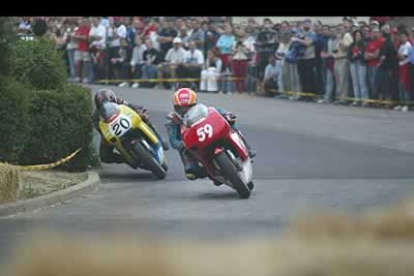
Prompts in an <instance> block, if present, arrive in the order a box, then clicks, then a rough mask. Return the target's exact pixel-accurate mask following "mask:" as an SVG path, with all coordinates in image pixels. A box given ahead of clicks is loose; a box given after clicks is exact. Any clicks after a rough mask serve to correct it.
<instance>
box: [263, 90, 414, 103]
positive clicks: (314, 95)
mask: <svg viewBox="0 0 414 276" xmlns="http://www.w3.org/2000/svg"><path fill="white" fill-rule="evenodd" d="M269 91H272V92H275V93H279V94H284V95H296V96H305V97H312V98H321V97H320V95H317V94H315V93H304V92H292V91H289V92H279V91H276V90H269ZM337 99H338V100H340V101H349V102H366V103H377V104H384V105H391V104H399V103H400V101H395V100H373V99H366V100H365V99H357V98H351V97H338V98H337ZM404 104H407V105H414V101H406V102H405V103H404Z"/></svg>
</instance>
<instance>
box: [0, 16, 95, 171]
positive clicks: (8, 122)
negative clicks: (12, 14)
mask: <svg viewBox="0 0 414 276" xmlns="http://www.w3.org/2000/svg"><path fill="white" fill-rule="evenodd" d="M0 23H1V22H0ZM0 25H1V24H0ZM0 42H1V35H0ZM0 44H1V43H0ZM10 44H11V45H12V47H9V46H10ZM4 45H6V46H7V47H6V46H5V47H4V48H5V49H8V51H9V55H10V58H9V59H1V58H0V67H2V65H3V64H2V63H8V64H6V65H7V66H8V70H7V72H5V74H3V75H2V74H0V83H2V85H1V86H0V136H1V137H0V140H1V143H0V162H9V163H13V164H21V165H36V164H42V163H51V162H55V161H57V160H59V159H61V158H63V157H65V156H67V155H68V154H70V153H72V152H73V151H75V150H77V149H78V148H82V151H81V152H79V153H78V155H77V156H76V157H75V158H74V159H72V161H70V162H69V163H67V164H64V165H62V166H61V167H60V168H62V167H64V168H66V169H69V170H85V169H86V168H87V166H88V165H89V164H90V163H91V162H93V161H95V160H93V158H94V156H93V154H92V125H91V120H90V114H91V111H92V107H91V104H92V102H91V94H90V91H88V90H87V89H85V88H83V87H82V86H81V85H75V84H68V83H67V76H66V68H65V65H64V62H63V59H62V57H61V54H59V52H58V51H56V50H55V49H54V48H53V47H51V45H50V42H49V41H48V40H44V39H36V40H35V41H20V40H10V41H8V42H7V43H5V44H4ZM0 48H1V47H0Z"/></svg>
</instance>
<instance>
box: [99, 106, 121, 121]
mask: <svg viewBox="0 0 414 276" xmlns="http://www.w3.org/2000/svg"><path fill="white" fill-rule="evenodd" d="M98 112H99V117H101V118H102V120H103V121H104V122H106V123H109V122H111V121H112V120H113V119H115V118H116V117H117V116H118V115H119V113H120V112H121V109H120V107H119V106H118V105H117V104H116V103H111V102H107V103H104V104H103V105H102V106H101V108H99V110H98Z"/></svg>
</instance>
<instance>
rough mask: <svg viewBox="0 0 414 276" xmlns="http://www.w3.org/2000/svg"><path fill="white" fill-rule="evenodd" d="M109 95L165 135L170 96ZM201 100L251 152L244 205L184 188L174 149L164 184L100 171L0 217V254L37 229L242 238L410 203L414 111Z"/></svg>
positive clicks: (201, 185) (211, 189)
mask: <svg viewBox="0 0 414 276" xmlns="http://www.w3.org/2000/svg"><path fill="white" fill-rule="evenodd" d="M97 88H98V86H94V87H93V89H95V90H96V89H97ZM114 90H115V91H116V93H117V94H118V95H119V96H121V97H122V98H124V99H126V100H128V101H130V102H134V103H140V104H143V105H145V106H146V107H147V109H148V110H149V114H150V116H151V118H152V121H153V122H154V124H155V125H156V126H157V127H158V128H159V129H160V130H161V131H162V132H163V133H164V135H165V134H166V132H165V128H164V126H163V124H164V121H165V116H166V115H167V112H168V111H169V109H171V95H172V91H161V90H144V89H129V88H122V89H121V88H115V89H114ZM199 98H200V100H201V101H203V102H205V103H207V104H208V105H213V106H220V107H224V108H226V109H229V110H232V111H234V112H235V113H236V114H237V115H238V117H239V123H240V128H241V130H242V132H243V133H244V134H245V135H246V137H247V139H248V141H250V144H251V145H252V147H253V148H254V149H256V151H257V157H256V159H255V162H254V164H253V173H254V179H255V184H256V186H255V190H254V192H253V193H252V196H251V197H250V198H249V199H248V200H240V199H239V198H238V196H237V194H236V192H235V191H233V190H231V189H230V188H228V187H226V186H221V187H216V186H214V185H213V184H212V183H211V182H209V181H206V180H199V181H195V182H190V181H186V180H185V178H184V175H183V168H182V164H181V162H180V159H179V156H178V153H177V152H175V151H174V150H169V151H168V152H167V162H168V165H169V171H168V175H167V178H166V179H165V180H163V181H158V180H156V179H155V178H154V177H153V176H152V175H151V174H150V173H148V172H146V171H143V170H137V171H135V170H132V169H130V168H129V167H128V166H126V165H105V164H104V165H102V168H101V169H100V171H99V173H100V176H101V178H102V182H103V185H102V186H101V188H100V189H99V190H98V191H97V192H95V193H93V194H90V195H88V196H85V197H82V198H78V199H75V200H73V201H71V202H68V203H66V204H64V205H61V206H56V207H50V208H46V209H43V210H41V211H39V212H36V213H29V214H23V215H17V216H11V217H7V218H1V219H0V255H3V254H2V253H1V252H3V253H4V254H6V252H7V250H8V248H9V247H10V246H12V245H13V243H14V242H15V241H16V239H17V240H18V239H19V238H21V237H23V236H25V235H27V234H28V233H30V231H31V230H33V229H37V228H38V227H41V228H47V229H52V230H57V231H61V232H66V233H76V234H81V235H92V236H93V235H96V234H101V233H108V232H114V231H127V232H133V233H137V234H138V233H139V234H151V235H155V236H163V237H165V236H166V237H174V238H175V237H177V238H185V239H211V238H214V239H232V238H234V239H241V238H245V237H252V236H262V235H268V234H277V233H279V231H280V230H281V229H283V226H286V224H287V223H288V222H289V220H290V219H291V218H292V217H294V216H295V215H298V214H312V213H316V212H319V211H321V210H324V211H326V210H328V211H330V212H348V213H359V212H361V211H362V210H365V209H367V208H375V207H377V206H385V205H388V204H391V203H392V202H395V201H396V200H398V199H401V198H404V197H405V196H409V195H414V190H413V188H414V170H413V164H414V144H413V142H412V141H411V140H413V139H412V138H413V137H414V130H413V128H412V121H413V119H414V112H409V113H402V112H394V111H386V110H375V109H362V108H354V107H337V106H335V107H334V106H326V105H317V104H313V103H302V102H291V101H287V100H275V99H268V98H266V99H265V98H251V97H249V96H245V95H243V96H239V95H233V96H226V95H207V94H200V95H199ZM95 138H96V142H98V141H99V137H97V136H96V137H95ZM410 138H411V139H410ZM45 238H47V237H45Z"/></svg>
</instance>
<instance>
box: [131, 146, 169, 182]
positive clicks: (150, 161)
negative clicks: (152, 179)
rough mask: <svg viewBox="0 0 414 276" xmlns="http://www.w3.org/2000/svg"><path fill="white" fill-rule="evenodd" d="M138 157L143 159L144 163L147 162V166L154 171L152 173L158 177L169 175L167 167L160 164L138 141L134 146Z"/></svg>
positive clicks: (162, 177)
mask: <svg viewBox="0 0 414 276" xmlns="http://www.w3.org/2000/svg"><path fill="white" fill-rule="evenodd" d="M132 150H133V151H134V153H135V155H136V156H137V158H139V159H140V160H142V162H143V163H145V165H146V167H148V169H149V170H151V171H152V173H153V174H154V175H155V176H156V177H157V178H158V179H164V178H165V176H166V175H167V173H166V171H165V169H164V168H163V167H162V165H161V164H159V163H158V162H157V161H156V160H155V158H154V157H153V156H152V155H151V154H150V153H149V152H148V151H147V150H146V149H145V148H144V147H143V146H142V145H141V144H140V143H136V144H135V145H134V147H133V148H132Z"/></svg>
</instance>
